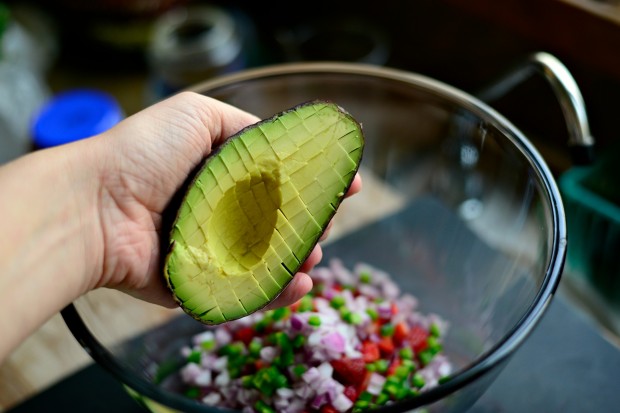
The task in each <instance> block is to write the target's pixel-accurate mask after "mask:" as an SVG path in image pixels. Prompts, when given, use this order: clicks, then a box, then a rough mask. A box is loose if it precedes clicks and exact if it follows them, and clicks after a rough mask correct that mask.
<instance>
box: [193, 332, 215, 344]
mask: <svg viewBox="0 0 620 413" xmlns="http://www.w3.org/2000/svg"><path fill="white" fill-rule="evenodd" d="M216 332H217V330H216ZM211 340H215V334H213V331H211V330H207V331H204V332H202V333H200V334H197V335H195V336H194V337H193V339H192V342H193V343H194V344H195V345H200V344H202V343H204V342H205V341H211Z"/></svg>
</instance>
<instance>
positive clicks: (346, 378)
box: [331, 358, 368, 385]
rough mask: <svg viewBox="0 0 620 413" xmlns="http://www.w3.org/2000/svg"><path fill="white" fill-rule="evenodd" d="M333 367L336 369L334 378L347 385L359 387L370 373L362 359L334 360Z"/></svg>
mask: <svg viewBox="0 0 620 413" xmlns="http://www.w3.org/2000/svg"><path fill="white" fill-rule="evenodd" d="M331 365H332V367H333V368H334V377H335V378H336V379H337V380H340V381H341V382H342V383H343V384H345V385H359V384H360V383H361V382H362V381H363V380H364V378H365V376H366V373H367V372H368V370H366V363H365V362H364V359H361V358H355V359H348V358H343V359H339V360H332V361H331Z"/></svg>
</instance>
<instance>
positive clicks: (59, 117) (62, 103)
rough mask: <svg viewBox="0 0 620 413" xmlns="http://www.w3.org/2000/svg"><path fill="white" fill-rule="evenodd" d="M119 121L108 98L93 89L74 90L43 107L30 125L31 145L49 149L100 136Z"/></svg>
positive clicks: (118, 113) (117, 109)
mask: <svg viewBox="0 0 620 413" xmlns="http://www.w3.org/2000/svg"><path fill="white" fill-rule="evenodd" d="M121 119H123V111H122V109H121V108H120V106H119V104H118V102H117V101H116V99H114V98H113V97H112V96H111V95H109V94H107V93H105V92H102V91H100V90H95V89H75V90H69V91H66V92H62V93H59V94H57V95H56V96H54V97H53V98H52V99H51V100H49V101H48V102H47V103H46V104H45V105H43V107H42V109H41V111H40V112H39V114H38V116H37V117H36V118H35V119H34V122H33V125H32V133H31V135H32V139H33V143H34V145H35V146H36V147H38V148H49V147H52V146H58V145H62V144H64V143H69V142H73V141H77V140H80V139H84V138H88V137H91V136H94V135H97V134H99V133H102V132H104V131H106V130H108V129H110V128H111V127H112V126H114V125H116V124H117V123H118V122H119V121H120V120H121Z"/></svg>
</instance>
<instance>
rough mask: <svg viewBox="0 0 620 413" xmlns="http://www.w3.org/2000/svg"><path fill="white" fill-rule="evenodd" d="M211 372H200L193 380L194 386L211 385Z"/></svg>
mask: <svg viewBox="0 0 620 413" xmlns="http://www.w3.org/2000/svg"><path fill="white" fill-rule="evenodd" d="M211 377H212V376H211V370H202V371H201V372H200V373H199V374H198V376H196V378H194V384H195V385H196V386H203V387H207V386H210V385H211V382H212V380H211Z"/></svg>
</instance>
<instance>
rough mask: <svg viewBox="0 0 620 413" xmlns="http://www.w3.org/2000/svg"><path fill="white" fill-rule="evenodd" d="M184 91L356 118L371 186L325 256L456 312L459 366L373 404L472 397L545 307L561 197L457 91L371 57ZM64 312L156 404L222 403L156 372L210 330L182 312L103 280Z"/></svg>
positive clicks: (408, 405) (251, 105)
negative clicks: (319, 106) (167, 383)
mask: <svg viewBox="0 0 620 413" xmlns="http://www.w3.org/2000/svg"><path fill="white" fill-rule="evenodd" d="M192 90H194V91H196V92H198V93H202V94H205V95H208V96H211V97H214V98H216V99H220V100H223V101H225V102H228V103H231V104H233V105H236V106H238V107H240V108H242V109H245V110H247V111H249V112H252V113H254V114H256V115H258V116H260V117H268V116H271V115H273V114H275V113H277V112H280V111H282V110H284V109H287V108H289V107H292V106H294V105H296V104H298V103H301V102H304V101H309V100H313V99H317V98H321V99H329V100H332V101H334V102H336V103H338V104H339V105H340V106H342V107H343V108H345V109H346V110H347V111H348V112H350V113H351V114H352V115H353V116H355V117H356V118H357V119H358V120H359V121H360V122H361V123H362V125H363V129H364V132H365V137H366V147H365V152H364V157H363V161H362V166H361V168H360V174H361V175H362V178H363V182H364V189H363V190H362V192H361V193H359V194H358V195H356V196H354V197H352V198H349V199H347V200H345V202H344V203H343V204H342V205H341V209H340V210H339V211H338V213H337V214H336V216H335V218H334V226H333V230H332V232H331V233H330V238H329V239H328V240H327V241H325V242H324V245H323V248H324V259H323V263H325V262H327V261H329V260H331V259H332V258H338V259H341V260H342V261H343V262H344V263H345V264H347V265H353V264H355V263H356V262H365V263H368V264H371V265H373V266H375V267H378V268H380V269H382V270H384V271H387V272H388V273H390V274H391V275H392V276H393V277H394V279H395V280H396V281H397V283H398V284H399V286H400V288H401V289H402V290H403V291H405V292H409V293H411V294H413V295H414V296H416V297H417V298H418V299H419V302H420V309H421V311H424V312H428V313H437V314H439V315H440V316H441V317H443V318H444V319H446V320H447V321H448V322H449V325H450V328H449V329H448V332H447V335H446V336H445V338H444V349H445V352H446V354H447V356H448V357H449V358H450V359H451V361H452V363H453V365H454V373H453V374H452V376H451V378H450V379H449V380H447V381H445V382H442V383H441V384H439V385H438V386H437V387H435V388H433V389H431V390H428V391H426V392H424V393H422V394H421V395H419V396H417V397H414V398H410V399H406V400H404V401H401V402H397V403H394V404H391V405H389V406H386V407H383V408H381V409H379V410H382V411H390V412H401V411H408V410H413V409H416V408H419V407H422V406H424V407H426V408H427V409H428V411H438V412H453V411H454V412H461V411H464V410H466V409H467V408H468V407H470V406H471V405H473V403H475V401H476V400H477V399H478V398H479V397H480V395H481V394H482V393H483V392H484V391H485V390H486V389H487V387H488V386H489V385H490V384H491V383H492V382H493V380H494V379H495V378H496V376H497V375H498V373H499V372H500V371H501V370H502V368H503V366H504V365H505V364H506V362H507V361H508V359H509V358H510V356H511V355H512V354H513V353H514V352H515V350H516V349H517V348H518V347H519V346H520V345H521V344H522V343H523V342H524V341H525V340H526V338H527V337H528V336H529V334H530V333H531V332H532V330H533V329H534V328H535V326H536V325H537V323H538V322H539V320H540V318H541V317H542V316H543V314H544V312H545V310H546V308H547V306H548V305H549V303H550V301H551V299H552V297H553V294H554V292H555V290H556V287H557V286H558V283H559V281H560V278H561V272H562V268H563V265H564V261H565V254H566V224H565V217H564V210H563V206H562V201H561V198H560V196H559V193H558V189H557V187H556V183H555V181H554V179H553V176H552V174H551V173H550V171H549V169H548V168H547V166H546V164H545V162H544V160H543V159H542V158H541V156H540V155H539V153H538V152H537V151H536V149H535V148H534V147H533V146H532V145H531V144H530V143H529V141H528V140H527V138H526V137H525V136H524V135H523V134H522V133H521V132H520V131H519V130H517V129H516V128H515V127H514V126H513V125H512V124H511V123H510V122H509V121H507V120H506V119H505V118H504V117H502V116H501V115H500V114H499V113H497V112H496V111H494V110H493V109H491V108H490V107H489V106H487V105H486V104H484V103H482V102H481V101H479V100H478V99H476V98H474V97H472V96H470V95H468V94H466V93H463V92H462V91H459V90H457V89H454V88H452V87H450V86H448V85H446V84H443V83H441V82H438V81H436V80H433V79H429V78H426V77H424V76H420V75H417V74H413V73H409V72H404V71H400V70H395V69H389V68H384V67H376V66H370V65H364V64H356V63H329V62H325V63H321V62H315V63H292V64H282V65H275V66H270V67H264V68H258V69H251V70H248V71H243V72H239V73H236V74H232V75H228V76H225V77H221V78H216V79H213V80H210V81H207V82H205V83H202V84H199V85H197V86H195V87H194V88H192ZM63 316H64V318H65V320H66V322H67V324H68V326H69V328H70V329H71V331H72V333H73V334H74V335H75V337H76V338H77V340H78V341H79V342H80V343H81V344H82V345H83V346H84V347H85V348H86V350H87V351H88V352H89V354H90V355H91V356H92V357H93V359H95V360H96V361H97V362H98V363H100V364H101V365H102V366H103V367H104V368H106V369H107V370H108V371H110V372H111V373H112V374H113V375H114V376H115V377H116V378H117V379H118V380H119V381H120V382H122V383H123V384H124V385H125V386H126V388H127V389H128V391H129V392H130V393H131V394H132V395H133V396H135V398H136V399H137V400H139V401H140V402H142V403H143V404H144V405H145V406H146V407H148V408H149V409H151V410H152V411H181V412H219V411H224V410H221V409H218V408H215V407H208V406H205V405H200V404H198V403H197V402H194V401H192V400H190V399H188V398H185V397H184V396H183V395H182V394H178V393H175V392H174V391H172V390H170V389H167V388H164V387H162V386H158V385H156V384H153V382H154V381H155V380H156V379H157V376H158V375H161V374H167V373H165V372H166V369H168V370H174V368H175V366H176V364H175V363H178V358H179V357H180V356H179V354H178V353H179V349H180V348H181V346H183V345H184V344H187V343H188V342H189V340H190V337H191V336H192V335H194V334H196V333H198V332H200V331H203V326H202V325H201V324H199V323H198V322H196V321H194V320H193V319H191V318H190V317H189V316H186V315H184V313H182V312H181V311H180V310H179V309H176V310H169V309H164V308H160V307H157V306H154V305H151V304H148V303H144V302H141V301H138V300H136V299H133V298H131V297H129V296H127V295H125V294H123V293H120V292H117V291H113V290H107V289H100V290H96V291H93V292H91V293H89V294H87V295H86V296H84V297H82V298H80V299H79V300H77V301H76V302H75V303H74V304H72V305H70V306H69V307H67V308H66V309H64V310H63ZM162 372H164V373H162Z"/></svg>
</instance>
